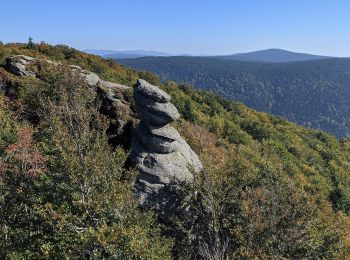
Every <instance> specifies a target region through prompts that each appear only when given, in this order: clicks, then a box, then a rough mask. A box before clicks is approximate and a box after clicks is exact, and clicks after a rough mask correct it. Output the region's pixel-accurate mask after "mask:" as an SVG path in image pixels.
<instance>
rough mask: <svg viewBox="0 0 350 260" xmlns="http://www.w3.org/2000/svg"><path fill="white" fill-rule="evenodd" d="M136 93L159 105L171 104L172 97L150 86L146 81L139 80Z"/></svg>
mask: <svg viewBox="0 0 350 260" xmlns="http://www.w3.org/2000/svg"><path fill="white" fill-rule="evenodd" d="M135 92H137V93H139V94H141V95H143V96H145V97H148V98H150V99H152V100H154V101H156V102H159V103H167V102H170V99H171V98H170V96H169V95H168V94H167V93H165V92H164V91H163V90H161V89H159V88H158V87H156V86H153V85H151V84H149V83H148V82H147V81H146V80H143V79H138V80H137V86H136V88H135Z"/></svg>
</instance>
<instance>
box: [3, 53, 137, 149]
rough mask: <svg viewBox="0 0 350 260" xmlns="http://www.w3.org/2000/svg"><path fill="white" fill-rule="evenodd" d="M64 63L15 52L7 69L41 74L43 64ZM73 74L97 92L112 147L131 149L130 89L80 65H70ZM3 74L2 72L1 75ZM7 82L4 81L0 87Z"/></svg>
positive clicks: (132, 125) (36, 74)
mask: <svg viewBox="0 0 350 260" xmlns="http://www.w3.org/2000/svg"><path fill="white" fill-rule="evenodd" d="M46 65H51V66H62V64H61V63H59V62H54V61H51V60H45V59H36V58H32V57H29V56H25V55H14V56H10V57H8V58H7V59H6V64H5V68H6V69H7V70H8V71H9V72H12V73H13V74H15V75H17V76H26V77H39V75H38V71H40V67H43V66H46ZM69 68H70V69H71V71H72V72H73V73H77V74H78V75H80V77H81V78H82V79H83V81H84V82H85V83H86V85H87V86H88V87H90V88H91V89H93V90H95V91H96V94H97V95H98V97H99V99H100V101H101V108H100V110H101V112H102V113H103V114H105V115H106V116H107V117H108V118H109V119H110V120H109V121H110V126H109V129H108V134H109V140H110V143H111V144H112V145H113V146H118V145H121V146H123V147H125V148H127V149H129V148H130V141H131V132H132V129H133V128H134V125H135V123H136V115H135V113H134V112H133V111H132V109H131V108H130V101H129V100H128V99H129V97H130V96H131V93H130V91H131V88H129V87H128V86H124V85H121V84H118V83H114V82H109V81H105V80H102V79H100V77H99V76H98V75H97V74H95V73H93V72H91V71H87V70H84V69H82V68H81V67H80V66H76V65H69ZM0 76H1V75H0ZM4 86H6V84H4V83H3V82H2V81H1V78H0V88H1V89H2V88H4Z"/></svg>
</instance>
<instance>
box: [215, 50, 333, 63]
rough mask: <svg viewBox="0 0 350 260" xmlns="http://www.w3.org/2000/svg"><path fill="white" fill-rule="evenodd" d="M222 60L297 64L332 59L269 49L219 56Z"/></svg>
mask: <svg viewBox="0 0 350 260" xmlns="http://www.w3.org/2000/svg"><path fill="white" fill-rule="evenodd" d="M216 58H220V59H231V60H236V61H247V62H265V63H275V62H296V61H309V60H321V59H327V58H331V57H327V56H320V55H312V54H307V53H298V52H292V51H286V50H281V49H267V50H260V51H252V52H247V53H237V54H233V55H223V56H217V57H216Z"/></svg>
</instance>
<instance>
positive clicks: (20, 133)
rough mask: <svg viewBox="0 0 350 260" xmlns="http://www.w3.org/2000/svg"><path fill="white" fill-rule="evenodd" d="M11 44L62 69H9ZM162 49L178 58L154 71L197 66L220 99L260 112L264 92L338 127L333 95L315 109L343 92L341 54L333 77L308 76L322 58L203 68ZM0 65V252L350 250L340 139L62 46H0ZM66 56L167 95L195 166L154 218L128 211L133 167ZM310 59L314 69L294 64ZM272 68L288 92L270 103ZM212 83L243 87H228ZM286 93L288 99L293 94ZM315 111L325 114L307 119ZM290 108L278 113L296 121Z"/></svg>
mask: <svg viewBox="0 0 350 260" xmlns="http://www.w3.org/2000/svg"><path fill="white" fill-rule="evenodd" d="M17 54H24V55H27V56H30V57H37V58H41V59H47V60H53V61H58V62H60V63H61V64H62V66H61V67H59V68H58V67H55V68H54V69H53V68H52V67H51V66H50V63H48V62H44V63H43V64H39V66H38V67H37V68H38V71H37V75H38V76H37V77H18V76H15V75H13V74H12V73H10V72H9V71H8V70H7V69H6V68H5V66H4V63H5V59H6V57H9V56H10V55H17ZM171 59H174V60H175V61H177V60H179V61H181V62H176V66H175V65H173V64H172V63H169V64H168V65H166V64H165V65H161V66H159V68H161V69H162V68H165V70H164V71H167V70H168V69H170V68H171V69H173V70H174V71H173V73H175V74H178V73H179V74H181V75H182V76H183V75H185V76H188V77H190V76H193V75H192V71H191V69H193V68H196V71H197V72H198V74H197V77H194V78H195V79H196V82H198V83H200V84H201V83H204V82H206V83H209V84H210V85H211V86H215V88H216V90H215V91H217V92H218V93H219V94H220V93H221V94H225V95H226V96H227V97H229V98H231V99H236V100H239V98H237V97H241V98H242V99H243V98H245V99H246V100H251V103H250V104H249V105H251V106H253V107H256V108H257V109H259V110H265V109H264V106H265V105H266V104H269V102H272V103H271V104H270V110H271V111H270V110H269V112H272V113H275V110H273V108H276V107H278V106H277V104H279V106H281V109H282V108H283V107H284V104H282V103H283V102H287V101H288V102H290V103H288V104H289V105H290V104H293V106H292V108H293V111H294V112H298V111H302V112H303V113H304V114H303V115H298V116H301V119H302V118H303V117H302V116H304V117H305V118H307V120H308V121H305V124H309V123H310V124H311V126H314V127H318V126H319V127H322V128H324V126H329V127H330V128H329V129H326V130H329V131H331V130H333V128H331V126H333V124H331V123H327V122H333V121H334V122H335V123H340V121H337V120H340V119H341V120H342V121H341V122H342V123H343V124H344V125H343V126H344V127H346V124H347V121H346V119H344V118H346V117H345V111H346V106H345V103H344V106H343V109H344V111H343V112H339V110H335V107H332V106H331V105H329V106H328V107H327V106H326V104H328V103H327V102H330V101H332V100H333V101H334V99H337V100H338V99H342V100H344V102H345V100H346V98H347V94H346V91H345V88H342V89H339V91H338V90H335V89H334V88H335V87H336V86H340V85H341V83H342V82H347V81H346V80H348V78H347V76H348V74H346V73H344V74H341V73H340V71H342V70H343V67H344V66H346V65H347V63H346V62H344V61H342V60H332V61H327V62H328V63H329V62H333V63H334V66H332V70H334V72H339V74H337V76H335V74H333V73H330V72H329V71H328V70H327V71H328V72H327V71H326V70H325V71H324V72H325V73H324V78H322V79H320V78H318V75H319V74H317V72H318V71H322V70H323V69H324V67H323V66H322V64H321V65H319V66H311V63H302V64H301V65H302V66H306V67H304V68H303V67H302V66H292V65H290V64H286V65H284V66H285V67H284V69H278V68H277V67H273V66H272V65H271V67H269V68H270V69H269V70H267V69H266V67H264V66H260V65H254V66H252V65H251V64H245V63H231V62H228V63H221V62H220V63H215V64H216V65H215V64H214V65H215V66H214V65H213V68H215V71H214V70H213V71H212V72H211V73H209V74H206V73H207V72H205V73H204V72H203V71H204V70H205V71H207V69H208V66H211V65H210V64H212V61H213V60H211V59H205V60H203V62H205V63H201V64H202V65H198V63H197V61H196V60H194V61H193V62H191V61H192V60H191V59H192V58H188V60H186V59H187V58H171ZM183 60H186V62H185V63H186V66H184V64H183V63H182V61H183ZM139 61H142V59H141V60H139ZM214 62H216V61H215V60H214ZM0 63H1V64H2V66H1V67H0V184H1V185H0V257H1V258H2V259H38V258H44V259H62V258H67V259H347V258H349V257H350V236H349V232H348V230H349V229H350V216H349V215H350V176H349V171H350V163H349V161H350V141H349V140H348V139H341V140H340V139H337V138H335V137H334V136H333V135H331V134H327V133H325V132H322V131H318V130H311V129H308V128H305V127H302V126H299V125H297V124H294V123H291V122H288V121H286V120H285V119H283V118H281V117H277V116H271V115H269V114H267V113H262V112H257V111H255V110H253V109H250V108H248V107H246V106H244V105H243V104H241V103H236V102H233V101H230V100H228V99H225V98H222V97H219V96H216V95H215V94H212V93H210V92H206V91H200V90H196V89H194V88H192V87H191V86H189V85H187V84H178V83H175V82H172V81H168V82H165V83H161V82H160V80H159V78H158V77H157V76H155V75H153V74H151V73H148V72H138V71H135V70H132V69H126V68H125V67H123V66H122V65H119V64H117V63H115V62H114V61H107V60H104V59H102V58H99V57H98V56H94V55H88V54H84V53H81V52H79V51H77V50H74V49H72V48H69V47H67V46H63V45H58V46H51V45H48V44H46V43H40V44H34V43H32V42H30V43H28V44H6V45H2V44H1V45H0ZM68 64H70V65H72V64H73V65H78V66H81V67H82V68H84V69H86V70H90V71H93V72H95V73H97V74H98V75H99V76H100V77H101V78H102V79H104V80H109V81H112V82H117V83H121V84H125V85H127V86H130V87H132V86H133V85H134V84H135V83H136V80H137V79H138V78H143V79H145V80H147V81H148V82H150V83H152V84H154V85H157V86H159V87H160V88H162V89H163V90H164V91H166V92H167V93H168V94H169V95H170V96H171V97H172V102H173V103H174V104H175V106H176V107H177V109H178V110H179V112H180V114H181V120H180V121H178V122H176V123H174V127H175V128H176V129H178V130H179V131H180V133H181V135H182V136H183V137H184V138H185V139H186V141H187V142H188V143H189V144H190V146H191V147H192V148H193V149H194V150H195V151H196V152H197V154H198V155H199V156H200V159H201V161H202V162H203V164H204V168H203V170H202V171H201V172H200V173H198V174H196V175H195V179H194V181H193V183H192V184H190V185H186V186H184V187H183V188H182V189H181V190H179V191H178V196H179V197H181V198H182V203H183V207H184V208H186V210H187V214H184V215H176V214H174V215H173V216H172V217H171V218H169V219H167V221H165V220H164V219H162V218H161V217H159V216H158V215H157V212H153V211H148V210H142V209H140V208H139V207H138V201H137V198H135V196H134V194H133V190H132V185H131V184H132V183H133V181H134V179H135V176H136V175H137V173H136V172H135V170H134V169H132V168H130V167H128V163H127V158H128V152H129V150H128V146H127V145H124V146H116V145H114V144H113V143H111V142H110V139H109V136H108V135H109V131H108V129H109V125H110V124H111V123H112V122H111V121H112V120H111V119H110V118H108V117H107V116H106V115H105V114H104V113H103V111H102V110H101V109H100V108H101V107H100V105H101V104H100V102H98V101H99V96H98V95H97V94H96V93H95V92H94V91H92V90H91V88H89V87H88V86H86V84H84V82H83V81H82V80H81V79H80V78H79V77H75V76H74V75H73V74H71V73H70V70H68V69H67V66H68ZM160 64H162V63H160ZM219 64H221V65H219ZM230 64H236V65H235V66H236V67H237V68H242V70H241V71H240V73H239V75H241V76H240V77H238V76H237V77H235V78H232V67H230V66H234V65H230ZM337 64H340V65H342V66H337ZM289 66H291V67H289ZM310 67H312V68H313V70H315V71H314V74H312V73H311V72H307V71H305V70H306V69H308V70H310V69H311V68H310ZM186 69H187V74H186V73H185V72H184V71H186ZM287 69H288V70H287ZM150 70H152V69H151V68H150ZM162 70H163V69H162ZM247 70H249V71H250V70H252V71H255V72H256V71H260V73H259V78H260V79H265V80H266V81H265V83H266V82H269V83H266V84H265V83H264V84H265V85H264V84H262V83H261V82H260V81H258V80H255V76H252V75H253V74H250V73H248V72H246V71H247ZM269 71H270V72H269ZM277 71H279V72H280V73H277ZM170 72H171V71H168V72H167V73H170ZM202 72H203V73H204V74H202ZM302 72H303V73H304V74H303V75H304V76H303V77H304V79H303V78H301V79H300V80H295V81H293V82H292V83H293V84H289V83H290V82H289V83H288V80H289V79H290V78H288V77H287V75H289V74H288V73H291V75H293V74H294V73H298V75H299V74H301V73H302ZM164 73H165V72H164ZM182 73H183V74H182ZM265 73H266V74H265ZM347 73H349V72H347ZM175 74H174V75H175ZM161 75H163V78H164V74H162V73H161ZM165 75H166V77H168V76H171V75H170V74H165ZM272 75H274V77H275V78H274V80H276V81H277V82H284V81H285V85H284V86H286V89H288V91H287V92H285V91H286V89H284V90H282V87H281V90H280V92H278V91H277V93H279V97H280V100H279V102H277V101H276V100H275V98H274V97H271V96H269V95H268V94H267V93H270V95H272V94H271V93H272V91H271V89H270V87H271V86H272V85H273V84H272V83H271V82H272V78H271V77H272ZM340 75H344V76H342V77H341V76H340ZM210 76H213V79H212V81H210ZM256 77H257V76H256ZM265 77H266V78H265ZM329 77H334V78H333V80H332V82H334V83H332V84H331V83H329V82H330V81H328V80H330V79H329ZM218 79H220V82H218ZM252 80H253V81H252ZM180 81H182V80H180ZM185 81H186V80H185ZM300 81H305V82H309V84H310V85H312V86H317V88H318V89H319V90H322V92H320V93H322V95H324V99H321V98H320V97H321V96H320V95H321V94H319V95H318V96H315V92H314V91H312V89H309V88H306V87H305V89H300V91H297V92H293V91H292V90H293V88H299V87H300V86H301V83H300ZM215 82H216V84H214V83H215ZM223 82H227V83H226V84H228V85H227V86H232V87H233V88H234V89H235V90H237V89H239V90H240V91H241V92H239V91H238V92H237V93H238V94H237V93H236V92H235V93H233V94H232V96H230V95H231V94H228V92H226V90H229V89H228V88H227V89H226V87H225V85H224V84H223ZM232 82H234V83H235V84H232ZM250 82H254V84H253V83H252V84H251V83H250ZM193 83H195V82H193ZM287 83H288V84H287ZM315 83H319V84H317V85H316V84H315ZM247 84H251V85H249V86H251V87H250V88H247V87H246V86H247ZM314 84H315V85H314ZM195 85H196V86H197V84H195ZM287 86H289V87H287ZM331 88H332V92H331V91H330V89H331ZM302 91H305V93H301V92H302ZM130 92H131V91H130ZM333 92H334V94H332V95H331V93H333ZM291 93H294V94H295V95H300V96H295V97H300V99H298V98H295V99H293V100H291V99H290V98H289V97H288V95H291ZM306 94H308V95H309V96H310V102H311V100H312V102H313V104H315V103H317V104H319V106H316V108H314V109H311V107H313V106H311V105H310V104H309V103H307V102H306V101H305V100H304V99H303V100H301V98H305V96H304V95H306ZM124 98H125V99H126V100H127V101H128V102H129V103H130V109H134V108H133V100H132V95H131V94H130V95H129V94H128V93H125V97H124ZM282 100H284V101H283V102H282ZM240 101H242V102H244V100H240ZM275 102H276V103H275ZM304 102H306V103H304ZM245 103H247V104H248V103H249V102H245ZM340 104H341V103H340ZM284 108H285V107H284ZM309 108H310V111H309V110H308V109H309ZM321 108H322V109H325V111H323V112H324V114H323V116H325V118H324V120H323V121H322V120H321V119H318V120H319V121H317V118H318V117H316V119H315V118H314V119H312V115H318V114H319V113H320V111H318V110H317V109H321ZM332 109H333V110H332ZM327 111H333V114H332V113H330V112H329V113H328V114H327V113H326V112H327ZM335 111H337V112H335ZM286 113H287V112H286ZM288 113H290V114H286V115H285V116H286V117H290V116H292V115H293V116H295V118H291V119H293V120H295V121H298V120H299V117H298V118H297V115H294V114H293V113H292V112H288ZM128 116H130V115H128ZM130 117H132V115H131V116H130ZM115 119H118V118H115ZM311 119H312V120H311ZM126 120H134V118H127V119H126ZM320 120H321V121H320ZM317 123H318V124H319V125H315V124H317ZM335 123H334V124H335ZM312 124H314V125H312ZM323 124H324V125H323ZM334 129H338V130H339V129H340V128H337V127H335V128H334ZM342 129H343V128H342ZM339 131H340V130H339ZM339 133H340V132H339ZM342 133H343V132H342ZM344 133H345V130H344Z"/></svg>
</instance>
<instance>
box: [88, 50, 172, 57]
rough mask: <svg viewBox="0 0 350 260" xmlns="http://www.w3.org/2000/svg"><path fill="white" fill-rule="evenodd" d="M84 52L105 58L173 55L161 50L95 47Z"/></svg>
mask: <svg viewBox="0 0 350 260" xmlns="http://www.w3.org/2000/svg"><path fill="white" fill-rule="evenodd" d="M83 52H86V53H89V54H94V55H98V56H101V57H104V58H112V59H133V58H140V57H148V56H152V57H158V56H164V57H168V56H172V55H171V54H170V53H166V52H160V51H147V50H129V51H114V50H95V49H86V50H83Z"/></svg>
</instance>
